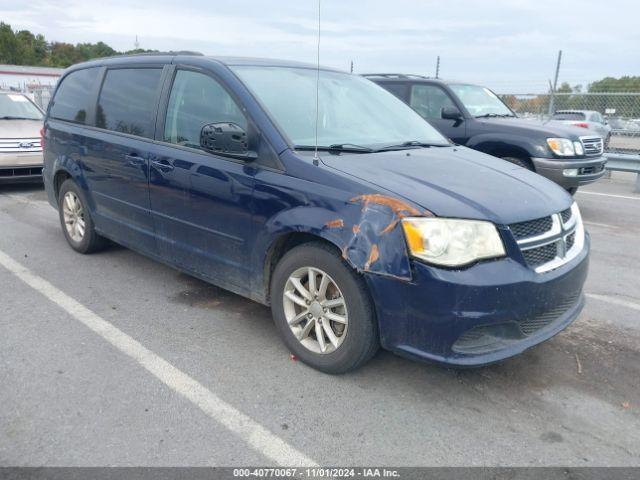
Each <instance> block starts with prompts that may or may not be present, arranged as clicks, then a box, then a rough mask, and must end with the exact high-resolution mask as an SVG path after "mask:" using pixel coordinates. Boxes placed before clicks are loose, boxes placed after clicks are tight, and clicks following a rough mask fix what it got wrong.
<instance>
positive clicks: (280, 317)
mask: <svg viewBox="0 0 640 480" xmlns="http://www.w3.org/2000/svg"><path fill="white" fill-rule="evenodd" d="M312 276H313V280H311V278H312ZM323 279H324V280H323ZM314 286H315V288H314ZM323 287H324V291H323ZM292 298H293V299H294V300H292ZM341 299H342V302H341V301H340V300H341ZM327 302H329V303H327ZM333 305H337V306H333ZM325 307H326V308H325ZM271 312H272V315H273V320H274V322H275V324H276V327H277V328H278V330H279V333H280V335H281V336H282V339H283V340H284V343H285V344H286V345H287V347H288V348H289V350H290V351H291V352H292V353H293V354H294V355H295V356H296V357H298V358H299V359H300V360H301V361H303V362H304V363H306V364H307V365H309V366H311V367H313V368H315V369H317V370H320V371H322V372H325V373H330V374H340V373H345V372H348V371H350V370H354V369H356V368H358V367H359V366H361V365H363V364H364V363H365V362H367V361H368V360H369V359H370V358H371V357H373V355H374V354H375V353H376V351H377V350H378V348H379V346H380V342H379V340H378V328H377V324H376V319H375V314H374V310H373V304H372V300H371V297H370V295H369V291H368V289H367V286H366V284H365V282H364V280H363V279H362V277H360V276H359V275H357V274H356V273H355V272H354V271H353V269H352V268H350V267H349V266H348V265H346V264H345V262H344V261H343V260H342V258H341V257H340V256H339V255H338V254H337V253H336V252H335V251H334V250H333V249H332V248H331V247H329V246H327V245H325V244H322V243H308V244H304V245H300V246H298V247H295V248H294V249H292V250H290V251H289V252H287V253H286V254H285V255H284V257H282V259H281V260H280V261H279V262H278V264H277V266H276V268H275V271H274V272H273V276H272V279H271ZM323 312H324V313H323ZM334 319H339V320H340V322H337V321H335V320H334ZM327 329H330V330H331V331H330V332H329V331H327ZM318 334H319V335H320V336H321V337H322V341H320V340H319V337H318Z"/></svg>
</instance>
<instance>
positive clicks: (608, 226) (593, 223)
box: [582, 220, 619, 228]
mask: <svg viewBox="0 0 640 480" xmlns="http://www.w3.org/2000/svg"><path fill="white" fill-rule="evenodd" d="M582 223H584V224H585V225H589V226H592V227H603V228H619V227H616V226H615V225H609V224H607V223H598V222H589V221H587V220H583V222H582Z"/></svg>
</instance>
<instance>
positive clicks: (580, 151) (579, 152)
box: [573, 142, 584, 155]
mask: <svg viewBox="0 0 640 480" xmlns="http://www.w3.org/2000/svg"><path fill="white" fill-rule="evenodd" d="M573 148H574V149H575V151H576V155H584V148H582V143H581V142H573Z"/></svg>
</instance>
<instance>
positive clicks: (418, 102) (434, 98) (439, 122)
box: [409, 83, 467, 144]
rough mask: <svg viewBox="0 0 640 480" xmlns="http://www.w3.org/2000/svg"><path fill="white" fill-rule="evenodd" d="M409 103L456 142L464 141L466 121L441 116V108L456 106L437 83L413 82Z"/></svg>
mask: <svg viewBox="0 0 640 480" xmlns="http://www.w3.org/2000/svg"><path fill="white" fill-rule="evenodd" d="M409 105H410V106H411V108H413V109H414V110H415V111H416V112H418V114H420V116H421V117H422V118H424V119H425V120H427V121H428V122H429V123H430V124H431V125H433V126H434V127H435V128H437V129H438V131H439V132H440V133H442V134H443V135H444V136H445V137H447V138H450V139H451V140H453V141H454V142H456V143H461V144H464V143H466V136H467V135H466V122H465V121H464V120H462V119H461V120H448V119H444V118H442V109H443V108H456V109H457V108H458V107H456V105H455V103H454V102H453V100H452V99H451V97H449V94H448V93H447V92H445V90H444V89H443V88H441V87H439V86H438V85H431V84H427V83H415V84H413V85H412V86H411V96H410V99H409Z"/></svg>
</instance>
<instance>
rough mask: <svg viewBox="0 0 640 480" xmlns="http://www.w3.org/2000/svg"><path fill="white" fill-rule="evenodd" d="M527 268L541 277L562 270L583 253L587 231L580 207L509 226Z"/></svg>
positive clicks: (574, 206)
mask: <svg viewBox="0 0 640 480" xmlns="http://www.w3.org/2000/svg"><path fill="white" fill-rule="evenodd" d="M509 229H510V230H511V232H512V233H513V235H514V237H515V239H516V242H517V243H518V246H519V247H520V251H521V252H522V256H523V258H524V261H525V263H526V264H527V266H528V267H529V268H531V269H533V270H535V271H536V272H537V273H544V272H548V271H550V270H553V269H555V268H558V267H560V266H562V265H564V264H565V263H567V262H568V261H570V260H571V259H573V258H574V257H576V256H577V255H578V253H580V251H581V250H582V247H583V246H584V227H583V225H582V220H581V219H580V214H579V210H578V207H577V206H576V204H575V203H574V204H573V206H572V207H571V208H568V209H566V210H563V211H562V212H560V213H555V214H553V215H550V216H549V217H544V218H538V219H535V220H530V221H528V222H519V223H514V224H512V225H509Z"/></svg>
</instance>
